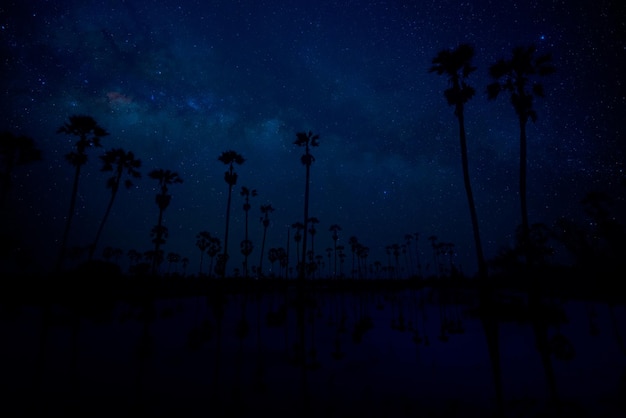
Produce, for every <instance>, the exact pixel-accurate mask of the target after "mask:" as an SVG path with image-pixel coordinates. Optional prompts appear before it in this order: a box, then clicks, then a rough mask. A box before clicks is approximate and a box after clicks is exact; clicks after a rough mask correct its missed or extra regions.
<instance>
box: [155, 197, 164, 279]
mask: <svg viewBox="0 0 626 418" xmlns="http://www.w3.org/2000/svg"><path fill="white" fill-rule="evenodd" d="M162 223H163V209H159V222H158V223H157V225H158V228H157V236H156V238H155V241H156V242H155V243H154V258H153V259H152V275H153V276H155V275H156V266H157V262H158V259H159V247H160V246H161V237H162V233H161V224H162Z"/></svg>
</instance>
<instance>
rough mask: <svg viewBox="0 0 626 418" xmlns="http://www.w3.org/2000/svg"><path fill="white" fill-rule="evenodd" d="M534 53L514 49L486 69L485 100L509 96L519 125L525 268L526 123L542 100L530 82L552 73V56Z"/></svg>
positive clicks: (539, 87)
mask: <svg viewBox="0 0 626 418" xmlns="http://www.w3.org/2000/svg"><path fill="white" fill-rule="evenodd" d="M536 51H537V48H536V47H535V46H534V45H531V46H528V47H521V46H520V47H516V48H514V49H513V56H512V58H511V59H509V60H504V59H500V60H498V61H496V63H495V64H493V65H492V66H491V67H489V75H490V76H491V77H492V78H493V80H494V81H493V82H492V83H491V84H489V85H488V86H487V97H488V98H489V99H490V100H494V99H496V98H497V97H498V95H499V94H500V93H501V92H506V93H508V94H509V95H510V100H511V104H512V105H513V109H514V110H515V113H516V114H517V119H518V122H519V130H520V141H519V142H520V153H519V171H520V174H519V194H520V209H521V213H522V239H523V242H522V247H521V249H522V251H523V253H524V254H525V255H526V262H527V264H531V263H532V259H529V258H531V257H529V255H528V251H527V245H528V241H529V236H530V225H529V223H528V208H527V204H526V165H527V161H526V144H527V138H526V125H527V123H528V120H529V119H530V120H531V121H533V122H535V121H536V120H537V112H536V111H535V109H534V108H533V101H534V99H535V97H544V96H545V94H544V88H543V85H542V84H541V83H539V82H538V81H533V80H532V79H533V78H536V77H544V76H547V75H550V74H552V73H554V71H555V69H554V67H553V66H552V64H551V61H552V56H551V55H550V54H543V55H539V56H536V55H535V52H536Z"/></svg>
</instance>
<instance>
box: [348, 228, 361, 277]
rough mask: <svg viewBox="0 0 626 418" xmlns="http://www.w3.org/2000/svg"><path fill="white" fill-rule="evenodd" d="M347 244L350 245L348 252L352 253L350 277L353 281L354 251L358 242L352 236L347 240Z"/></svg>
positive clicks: (354, 268)
mask: <svg viewBox="0 0 626 418" xmlns="http://www.w3.org/2000/svg"><path fill="white" fill-rule="evenodd" d="M348 244H350V251H352V276H351V277H352V278H353V279H354V274H355V273H356V266H355V256H356V249H357V247H358V245H359V240H358V239H357V237H355V236H354V235H353V236H351V237H350V238H349V239H348Z"/></svg>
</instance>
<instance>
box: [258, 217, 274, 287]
mask: <svg viewBox="0 0 626 418" xmlns="http://www.w3.org/2000/svg"><path fill="white" fill-rule="evenodd" d="M272 212H274V208H273V207H272V205H261V213H262V214H263V216H262V217H261V223H262V224H263V241H261V259H260V260H259V269H258V270H257V273H258V274H259V276H262V275H263V254H264V252H265V238H266V236H267V228H268V227H269V226H270V218H269V214H270V213H272Z"/></svg>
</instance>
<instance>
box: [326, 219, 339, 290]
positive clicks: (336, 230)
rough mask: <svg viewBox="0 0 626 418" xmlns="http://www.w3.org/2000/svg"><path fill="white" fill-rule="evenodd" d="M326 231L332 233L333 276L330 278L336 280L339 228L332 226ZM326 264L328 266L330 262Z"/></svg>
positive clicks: (335, 225)
mask: <svg viewBox="0 0 626 418" xmlns="http://www.w3.org/2000/svg"><path fill="white" fill-rule="evenodd" d="M328 230H329V231H330V232H332V233H333V235H332V238H333V252H334V266H333V274H332V278H333V279H336V278H337V241H338V240H339V231H341V227H340V226H339V225H337V224H332V225H331V226H330V227H329V228H328ZM328 264H330V260H328Z"/></svg>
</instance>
